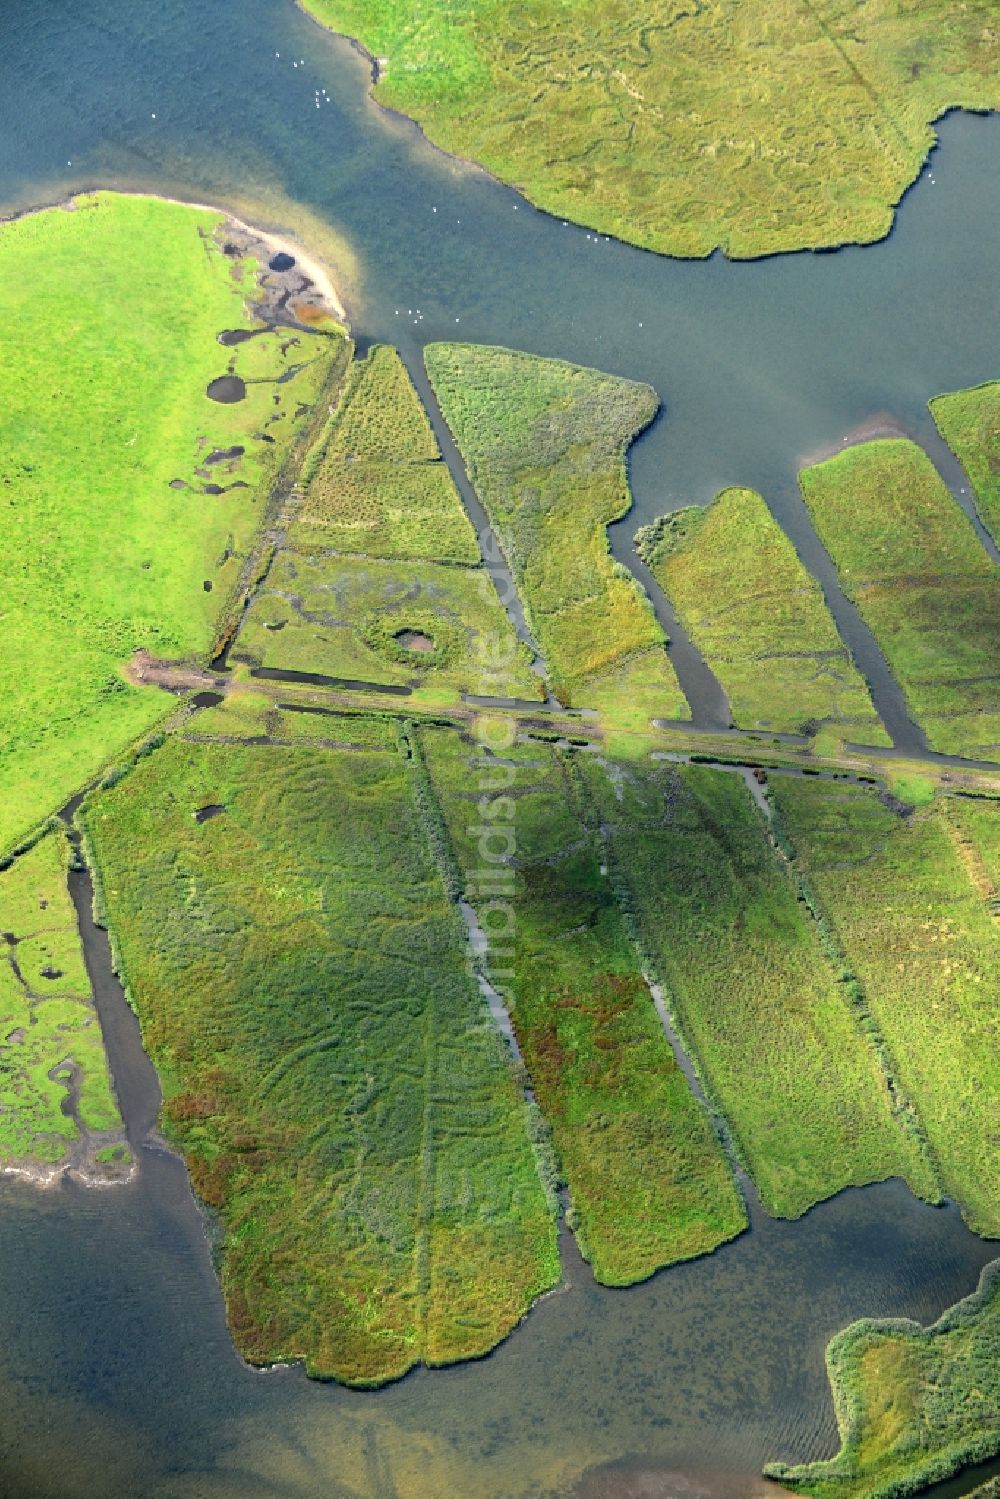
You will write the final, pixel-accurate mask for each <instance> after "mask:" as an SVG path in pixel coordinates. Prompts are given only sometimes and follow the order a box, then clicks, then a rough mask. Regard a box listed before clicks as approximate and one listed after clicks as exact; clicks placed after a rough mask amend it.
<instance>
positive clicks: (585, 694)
mask: <svg viewBox="0 0 1000 1499" xmlns="http://www.w3.org/2000/svg"><path fill="white" fill-rule="evenodd" d="M424 356H425V359H426V362H427V371H428V374H429V375H430V377H431V381H432V382H433V385H434V389H435V392H436V394H437V397H438V400H439V401H440V403H441V409H442V411H443V412H444V415H445V419H446V420H447V422H448V425H449V427H450V428H451V430H452V432H453V433H454V434H455V438H456V441H457V442H458V445H459V447H460V449H461V451H462V456H463V458H464V459H465V462H466V465H467V467H468V470H469V477H470V478H471V480H472V482H473V484H474V485H475V486H476V491H477V493H478V495H479V498H480V499H481V501H482V503H483V505H484V506H485V508H486V510H487V512H488V514H489V517H490V520H491V522H492V524H493V526H494V528H495V530H496V532H497V535H498V536H499V539H500V543H501V545H502V547H503V549H504V552H505V553H506V556H507V559H508V561H509V563H510V567H511V572H512V574H513V576H514V581H515V583H516V584H517V587H518V591H519V592H520V594H521V597H522V600H523V602H524V607H525V613H526V615H527V618H528V621H529V623H530V625H531V628H532V631H533V633H534V635H535V638H536V640H537V641H538V644H539V646H540V648H541V652H542V655H543V657H544V658H545V663H546V666H547V668H548V674H549V680H550V682H551V684H552V688H553V691H554V692H555V694H556V696H557V697H558V698H559V699H560V700H561V701H562V702H564V703H573V704H574V705H575V706H579V707H591V706H594V704H593V702H592V696H593V693H594V692H597V693H598V694H599V693H600V691H601V687H602V685H603V683H604V682H605V681H606V679H607V678H608V676H609V675H614V676H615V679H616V689H617V690H616V694H615V696H616V697H617V698H618V699H619V700H620V701H621V702H622V703H623V704H626V705H627V704H629V703H630V701H631V702H633V703H634V701H635V699H636V697H637V695H638V696H640V697H641V699H642V702H643V703H644V704H646V705H648V712H647V717H650V716H652V715H653V714H660V715H662V716H664V717H667V718H671V717H686V716H687V711H688V710H687V704H686V702H685V700H684V697H683V695H682V693H681V691H680V688H679V686H678V684H677V679H676V677H675V675H674V670H673V667H672V666H671V664H670V662H669V660H668V659H667V656H666V653H665V650H664V645H665V640H664V635H663V631H662V630H661V629H660V626H659V625H658V624H657V621H656V618H655V616H654V614H653V610H652V607H651V605H650V603H649V600H648V599H647V598H646V596H645V594H644V593H643V592H642V590H641V589H640V587H639V585H638V584H637V583H636V581H635V579H634V578H632V576H631V575H630V574H629V573H628V572H627V571H626V570H625V568H623V567H622V566H621V565H620V563H618V562H616V561H615V560H614V559H613V558H612V557H611V554H610V551H609V548H608V539H607V526H608V524H609V522H611V521H613V520H617V519H618V518H619V517H620V516H623V515H625V514H627V512H628V510H629V508H630V506H631V504H632V496H631V494H630V493H629V488H628V478H627V475H626V471H625V452H626V449H627V448H628V445H629V443H630V442H631V441H632V440H633V438H634V437H636V436H637V435H638V433H639V432H641V431H642V429H643V428H644V427H645V426H646V425H647V424H648V423H649V422H650V421H651V420H652V419H653V416H654V415H655V414H656V409H657V406H658V401H657V398H656V394H655V392H654V391H652V390H651V389H650V387H649V386H648V385H638V384H636V383H635V382H634V381H631V380H621V379H618V378H617V377H615V376H612V375H603V374H601V373H600V372H599V371H597V370H588V369H580V368H579V367H578V366H576V365H572V364H565V363H563V362H562V361H561V360H557V359H539V358H537V357H535V356H534V355H531V354H518V353H513V352H512V351H511V350H509V349H495V348H481V347H477V346H475V345H472V344H431V345H429V346H428V348H427V349H425V351H424ZM633 668H634V672H635V683H634V686H633V684H632V682H631V672H632V670H633ZM607 706H608V707H609V708H613V704H608V705H607Z"/></svg>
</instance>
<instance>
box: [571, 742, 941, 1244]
mask: <svg viewBox="0 0 1000 1499" xmlns="http://www.w3.org/2000/svg"><path fill="white" fill-rule="evenodd" d="M581 770H582V772H583V774H584V775H585V776H586V780H587V784H588V786H589V787H590V789H591V792H592V794H593V796H594V797H595V799H596V801H597V804H598V806H599V808H600V814H601V817H602V818H603V819H604V821H605V824H606V826H607V829H608V852H609V857H610V860H611V867H612V873H613V875H614V877H615V879H616V882H617V883H618V885H619V888H620V890H621V895H622V899H623V900H624V901H625V903H626V905H627V907H628V908H629V909H630V911H631V913H632V916H633V919H634V921H635V923H636V926H637V929H638V932H639V936H640V939H641V941H642V944H643V946H644V948H645V950H646V953H647V955H648V965H649V967H650V968H651V969H652V971H653V973H654V974H655V976H656V977H657V978H658V980H659V981H660V982H661V983H662V984H663V986H664V989H665V992H666V996H667V1001H668V1004H669V1005H670V1008H671V1011H672V1014H673V1016H674V1018H675V1022H676V1024H677V1028H678V1031H679V1032H680V1035H681V1037H682V1039H683V1041H684V1043H685V1046H686V1048H687V1050H688V1053H689V1055H691V1056H692V1057H693V1058H694V1059H695V1060H696V1061H697V1064H698V1067H699V1072H700V1074H701V1076H702V1079H703V1081H704V1083H705V1087H706V1091H707V1093H708V1095H709V1097H710V1098H711V1099H712V1101H713V1102H714V1103H715V1104H716V1106H717V1107H718V1108H720V1110H721V1111H722V1113H723V1115H724V1116H725V1118H726V1120H727V1121H728V1124H729V1126H730V1129H731V1132H732V1135H733V1138H734V1140H735V1142H736V1145H737V1148H738V1149H739V1151H740V1154H741V1155H742V1157H743V1160H744V1162H745V1164H746V1165H747V1167H748V1169H749V1171H750V1173H751V1175H752V1176H753V1179H754V1181H755V1182H756V1184H757V1188H758V1191H759V1192H760V1195H761V1201H762V1202H763V1204H764V1206H765V1208H766V1209H767V1210H768V1212H770V1213H772V1214H773V1215H775V1216H777V1217H797V1216H798V1215H799V1214H801V1213H804V1212H805V1211H806V1209H807V1208H808V1207H810V1206H811V1205H812V1204H813V1203H815V1202H818V1201H819V1200H820V1199H821V1198H824V1197H829V1196H830V1195H831V1193H833V1192H836V1191H838V1190H839V1189H840V1188H841V1187H844V1186H847V1185H860V1184H862V1183H864V1182H870V1181H880V1180H882V1179H884V1178H885V1177H888V1176H903V1177H905V1178H906V1179H907V1180H908V1181H909V1182H910V1184H911V1185H912V1186H913V1188H914V1190H915V1191H917V1192H919V1193H921V1194H922V1195H924V1196H928V1197H931V1198H934V1197H936V1196H937V1195H938V1194H937V1188H936V1184H935V1182H934V1180H933V1178H932V1176H931V1174H930V1171H929V1169H928V1166H927V1164H926V1160H925V1158H924V1156H923V1154H922V1153H921V1151H920V1148H919V1146H918V1144H917V1142H916V1141H915V1139H914V1137H913V1136H912V1134H911V1133H910V1132H909V1131H908V1130H906V1129H904V1128H903V1127H902V1125H901V1123H900V1121H899V1119H898V1118H897V1116H896V1115H895V1114H894V1112H893V1106H892V1100H891V1097H890V1093H889V1090H888V1086H887V1083H886V1079H885V1076H884V1074H883V1072H882V1069H881V1066H880V1062H879V1057H878V1054H877V1051H876V1048H875V1046H874V1045H873V1043H872V1042H871V1040H870V1039H869V1038H868V1036H867V1035H866V1034H865V1032H864V1030H863V1028H862V1026H861V1025H860V1023H859V1017H858V1015H857V1013H856V1011H855V1007H854V1006H853V1004H852V999H851V996H850V994H849V993H848V990H847V986H846V984H845V983H844V982H843V979H844V977H845V976H844V975H841V974H840V973H839V972H838V970H837V969H836V968H835V966H834V964H833V961H832V960H831V957H830V956H829V955H828V953H827V951H826V950H825V948H824V944H823V942H822V939H821V933H820V930H819V928H818V926H817V923H816V922H815V921H814V920H813V919H812V918H811V917H810V915H809V912H808V910H807V908H806V906H805V905H804V904H803V903H802V902H801V900H800V899H799V898H798V896H797V891H796V889H795V887H794V885H793V883H792V881H791V879H790V878H789V876H788V874H787V873H786V871H785V870H784V869H783V867H782V865H781V863H780V861H779V859H778V856H777V854H776V852H775V850H774V849H773V848H772V847H771V845H770V843H769V841H768V839H767V836H766V833H765V830H764V826H763V823H762V821H761V816H760V814H759V813H758V811H757V809H756V808H755V807H754V805H753V802H752V801H751V798H750V795H749V793H748V791H747V788H746V786H745V785H744V784H743V782H742V780H741V778H740V777H739V776H738V775H735V774H731V773H728V772H722V771H712V770H705V769H702V768H700V767H697V766H684V767H678V766H670V767H668V766H657V767H655V768H654V767H652V766H647V767H642V768H640V767H639V766H637V765H634V766H630V767H628V768H625V767H621V766H618V767H616V768H615V773H614V775H613V777H609V776H608V775H607V774H606V772H605V771H604V770H603V769H602V767H601V766H600V765H599V764H598V763H596V761H595V760H594V759H593V757H591V756H585V757H582V763H581ZM775 779H777V777H776V778H775Z"/></svg>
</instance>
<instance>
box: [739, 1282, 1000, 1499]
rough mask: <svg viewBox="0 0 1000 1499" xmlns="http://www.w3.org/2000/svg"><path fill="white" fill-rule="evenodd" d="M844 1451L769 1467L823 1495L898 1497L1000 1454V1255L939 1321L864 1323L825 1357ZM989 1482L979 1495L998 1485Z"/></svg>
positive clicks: (819, 1498)
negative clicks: (820, 1459) (798, 1464)
mask: <svg viewBox="0 0 1000 1499" xmlns="http://www.w3.org/2000/svg"><path fill="white" fill-rule="evenodd" d="M826 1364H827V1370H828V1372H829V1375H830V1384H831V1386H832V1387H833V1396H834V1403H835V1406H836V1411H837V1425H838V1427H839V1429H840V1441H841V1448H840V1451H839V1452H838V1454H837V1456H836V1457H834V1458H830V1459H828V1460H827V1461H825V1462H815V1463H805V1464H803V1465H802V1466H801V1467H789V1466H788V1465H787V1464H785V1463H771V1464H769V1465H768V1467H767V1468H766V1469H765V1472H766V1473H767V1474H768V1475H769V1476H770V1477H772V1478H777V1479H778V1481H779V1482H780V1483H783V1484H785V1485H786V1486H787V1487H788V1488H793V1489H796V1490H798V1491H799V1492H801V1493H804V1494H812V1495H815V1496H816V1499H841V1496H842V1499H892V1496H897V1495H900V1496H901V1495H904V1494H913V1493H916V1492H917V1490H919V1489H923V1488H926V1487H928V1485H930V1484H933V1483H937V1482H939V1481H940V1480H942V1479H945V1478H950V1477H951V1475H952V1474H953V1473H956V1472H957V1471H958V1470H959V1469H960V1468H962V1467H965V1466H966V1465H967V1464H969V1463H974V1462H980V1461H983V1460H984V1459H986V1458H990V1457H993V1456H994V1455H995V1454H996V1453H997V1452H1000V1260H995V1261H994V1262H993V1264H992V1265H988V1266H987V1268H986V1269H985V1270H984V1271H983V1276H982V1281H981V1282H980V1286H979V1289H978V1290H977V1291H976V1292H975V1293H974V1294H973V1295H972V1296H968V1297H966V1299H965V1300H964V1301H960V1302H959V1303H958V1305H957V1306H953V1307H951V1308H949V1310H948V1311H946V1312H945V1314H944V1316H943V1317H941V1318H940V1319H939V1320H938V1321H937V1322H935V1323H934V1325H933V1327H921V1326H920V1325H919V1324H918V1323H916V1322H909V1321H903V1320H901V1319H900V1320H895V1321H894V1320H888V1319H887V1320H885V1321H876V1320H868V1321H863V1322H855V1323H853V1324H852V1325H851V1326H850V1327H848V1328H845V1330H844V1331H843V1332H842V1333H839V1334H838V1335H837V1337H835V1338H834V1339H833V1341H832V1342H831V1343H830V1346H829V1348H828V1349H827V1354H826ZM995 1485H996V1480H995V1479H994V1480H993V1485H990V1484H987V1485H986V1487H985V1488H984V1489H982V1490H980V1489H977V1490H975V1491H974V1492H975V1494H982V1496H983V1499H987V1496H989V1495H990V1494H991V1492H993V1491H994V1490H995Z"/></svg>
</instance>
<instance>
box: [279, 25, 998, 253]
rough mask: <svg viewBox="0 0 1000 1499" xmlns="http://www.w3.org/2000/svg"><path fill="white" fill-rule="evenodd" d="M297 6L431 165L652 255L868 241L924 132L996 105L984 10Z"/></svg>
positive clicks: (896, 195)
mask: <svg viewBox="0 0 1000 1499" xmlns="http://www.w3.org/2000/svg"><path fill="white" fill-rule="evenodd" d="M304 3H305V5H306V8H307V9H308V10H309V11H311V12H312V14H313V15H315V16H316V17H317V19H319V20H320V21H323V22H325V23H326V24H327V25H328V26H331V27H333V28H334V29H335V30H337V31H341V32H345V33H347V34H348V35H349V36H352V37H357V38H359V39H360V41H361V42H362V43H363V44H364V46H365V47H367V49H368V51H369V52H370V53H371V54H372V55H373V56H374V57H377V58H378V59H379V66H378V82H377V84H376V88H375V97H376V98H377V99H379V100H381V101H382V102H383V103H384V104H386V105H389V106H391V107H392V108H394V109H398V110H401V111H403V112H404V113H406V114H409V115H412V116H413V117H414V118H415V119H417V120H418V121H419V122H420V124H421V125H422V126H423V128H424V129H425V130H426V132H427V134H428V135H429V136H430V138H431V140H432V141H434V142H436V143H437V144H438V145H439V146H442V147H443V148H444V149H445V150H446V151H450V152H452V153H453V154H455V155H457V156H463V157H468V158H471V159H473V160H475V161H478V162H481V163H482V164H483V165H484V166H485V167H487V168H488V169H489V170H490V171H491V172H493V173H495V174H496V175H497V176H498V177H500V178H502V179H503V180H504V181H505V182H510V183H512V184H514V185H515V186H516V187H518V188H520V189H521V190H522V191H523V192H524V193H525V194H526V195H527V196H528V197H529V198H530V199H531V200H532V201H533V202H534V203H537V204H538V205H539V206H540V207H541V208H544V209H547V210H548V211H549V212H550V213H553V214H558V215H560V216H561V217H563V218H565V219H572V220H574V221H576V222H577V223H583V224H587V225H589V226H591V227H593V228H596V229H598V230H600V231H602V232H603V233H606V234H614V235H617V236H618V237H619V238H620V239H624V240H629V241H631V242H632V243H634V244H638V245H643V246H645V247H647V248H649V249H653V250H658V251H661V252H662V253H664V254H669V255H708V254H710V253H711V251H712V250H714V249H715V248H716V247H717V246H721V247H722V248H723V249H724V250H725V252H726V253H727V254H728V255H731V256H734V257H746V256H754V255H769V254H774V253H775V252H776V251H780V250H798V249H809V248H817V247H819V246H829V245H839V244H843V243H845V242H860V243H865V242H869V241H872V240H877V239H881V238H882V236H883V235H885V234H886V233H887V232H888V230H889V227H890V225H891V223H892V216H893V208H894V206H895V204H896V203H898V201H899V199H900V198H901V196H902V194H903V191H904V189H905V188H906V187H907V186H908V185H909V184H910V183H911V182H912V181H913V179H914V178H915V177H916V175H917V173H918V171H919V169H920V166H921V164H922V162H923V160H924V158H925V156H926V154H927V152H928V150H929V148H930V147H931V145H932V144H933V141H934V131H933V127H932V122H933V121H934V120H935V119H936V118H937V117H938V116H939V115H941V114H942V113H944V111H945V110H946V109H948V108H949V107H951V106H955V105H958V106H964V107H966V108H971V109H996V108H997V107H998V106H1000V85H998V83H997V78H996V70H995V67H994V61H995V59H994V48H995V40H996V39H995V24H996V13H995V9H994V7H993V5H992V3H991V0H963V3H961V4H959V5H952V4H945V3H944V0H926V3H923V4H921V5H919V6H915V5H912V4H909V3H907V0H871V3H869V4H867V5H857V4H851V5H834V4H832V3H831V0H821V3H818V4H816V3H810V4H807V5H793V4H791V3H789V0H779V3H774V0H742V3H739V4H737V3H735V0H699V3H698V4H696V5H693V6H684V5H679V4H676V3H674V0H656V3H655V4H652V5H648V6H645V7H643V8H642V10H641V11H636V10H635V9H634V7H630V6H627V5H625V4H623V3H621V0H614V3H607V0H605V3H603V4H601V5H600V6H597V7H595V6H594V5H591V4H584V3H582V0H571V3H569V4H565V3H563V4H556V3H555V0H533V3H532V4H531V5H529V6H520V7H518V6H513V5H510V4H504V3H497V0H466V3H464V4H463V5H461V6H459V7H455V6H445V5H442V4H438V3H429V4H425V5H423V6H420V5H402V4H399V5H384V4H379V3H376V0H304Z"/></svg>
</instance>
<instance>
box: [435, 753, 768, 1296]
mask: <svg viewBox="0 0 1000 1499" xmlns="http://www.w3.org/2000/svg"><path fill="white" fill-rule="evenodd" d="M421 742H422V744H423V746H424V748H425V753H426V756H427V760H428V765H429V769H430V774H431V778H432V782H433V785H434V789H435V792H436V795H437V799H438V802H439V804H440V806H441V808H442V811H443V815H444V817H445V820H446V822H447V827H448V831H449V834H450V838H451V841H452V845H453V847H454V849H455V852H456V854H457V857H458V861H459V864H460V866H461V869H462V880H463V884H464V886H465V890H466V895H467V898H468V900H469V901H470V903H471V904H472V905H473V907H474V908H475V909H476V910H477V912H478V915H479V922H480V926H481V927H483V929H484V930H486V931H487V932H490V931H492V933H493V936H492V938H491V941H490V945H489V948H488V951H487V954H486V971H487V972H488V973H489V975H490V976H491V978H492V979H493V981H494V983H495V985H496V987H497V989H498V990H499V991H500V992H501V994H502V995H503V997H504V1000H505V1003H506V1006H507V1008H508V1011H509V1013H510V1015H511V1019H512V1022H513V1026H514V1030H515V1033H516V1035H517V1038H518V1043H519V1045H520V1047H521V1052H522V1055H523V1057H524V1061H525V1064H526V1066H527V1069H528V1075H529V1077H530V1080H531V1086H532V1090H533V1092H534V1094H535V1097H536V1098H537V1100H538V1103H539V1106H540V1108H541V1110H542V1113H543V1115H544V1116H545V1119H546V1120H547V1121H548V1124H549V1127H550V1128H551V1131H552V1142H553V1145H554V1147H555V1150H556V1154H557V1157H558V1160H559V1164H560V1167H561V1170H562V1173H563V1175H564V1177H565V1180H566V1182H567V1185H568V1187H569V1193H570V1199H571V1203H572V1222H573V1226H574V1229H575V1231H576V1234H577V1238H578V1240H579V1243H580V1248H581V1250H582V1251H583V1253H584V1255H585V1256H586V1258H587V1259H589V1260H590V1262H591V1265H592V1266H593V1270H594V1275H595V1276H596V1278H597V1279H598V1280H599V1281H602V1282H603V1283H604V1284H605V1285H628V1284H630V1283H631V1282H633V1281H637V1280H641V1279H643V1278H644V1277H645V1276H648V1275H651V1274H652V1273H653V1271H654V1270H657V1269H658V1268H659V1267H660V1266H661V1265H666V1264H670V1263H672V1262H673V1261H675V1260H681V1259H689V1258H691V1257H692V1256H694V1255H698V1254H704V1253H706V1252H707V1251H708V1250H711V1249H714V1248H715V1247H716V1245H718V1244H720V1243H721V1242H722V1241H723V1240H725V1239H730V1238H732V1237H733V1236H734V1235H735V1234H737V1233H739V1232H740V1231H741V1229H743V1228H744V1227H745V1226H746V1215H745V1213H744V1210H743V1204H742V1202H741V1200H740V1197H739V1193H738V1192H737V1190H736V1187H735V1185H734V1182H733V1179H732V1175H731V1173H730V1170H729V1167H728V1165H727V1163H726V1160H725V1158H724V1156H723V1154H722V1151H721V1149H720V1147H719V1144H718V1141H717V1140H716V1138H715V1135H714V1133H713V1131H712V1126H711V1123H710V1120H709V1118H708V1116H707V1114H706V1113H705V1111H704V1109H703V1108H702V1107H701V1106H700V1104H699V1103H698V1102H697V1101H696V1100H695V1098H694V1095H693V1094H692V1093H691V1090H690V1088H689V1087H688V1083H687V1080H686V1079H685V1077H684V1075H683V1073H682V1072H681V1070H680V1068H679V1067H678V1066H677V1063H676V1061H675V1060H674V1055H673V1052H672V1050H671V1048H670V1045H669V1043H668V1041H667V1039H666V1037H665V1036H664V1033H663V1028H662V1026H661V1024H660V1021H659V1018H658V1016H657V1014H656V1011H655V1009H654V1007H653V1001H652V998H651V996H650V992H649V989H648V987H647V985H646V984H645V982H644V980H643V977H642V972H641V970H640V968H639V963H638V959H637V956H636V954H635V952H634V950H633V948H632V946H631V944H630V942H629V940H628V936H627V933H626V931H625V927H624V924H623V921H622V915H621V912H620V911H619V909H618V907H617V904H616V902H615V898H614V893H613V891H612V888H611V884H610V881H609V880H608V878H607V876H606V875H603V874H602V873H601V870H600V865H599V860H598V856H597V849H596V847H595V840H594V836H593V834H592V833H591V832H590V831H589V829H588V828H587V827H586V826H585V825H584V823H583V822H582V821H581V816H580V809H579V808H578V807H577V806H576V805H575V803H576V796H575V793H574V790H573V778H572V775H571V772H570V770H569V769H567V767H566V765H565V762H564V760H563V758H562V756H560V755H559V754H558V753H557V752H556V751H555V750H553V749H552V747H551V746H549V745H545V744H540V743H534V744H530V745H505V746H503V748H502V751H500V753H499V759H498V758H497V757H496V756H493V755H491V754H490V753H489V752H488V751H487V750H486V749H485V748H483V747H480V746H476V745H471V744H468V743H464V742H463V741H462V740H461V739H459V737H458V735H457V734H455V733H453V732H451V731H448V730H435V729H431V730H428V731H426V732H425V733H424V734H423V735H422V736H421ZM508 799H509V800H508ZM505 812H506V813H510V814H512V815H510V816H508V817H504V816H502V815H501V814H503V813H505ZM477 825H478V826H479V828H480V829H482V828H487V827H489V828H495V829H496V830H497V831H496V836H495V838H493V837H491V836H487V839H486V845H485V846H486V847H487V850H488V851H490V852H492V851H495V849H496V848H497V846H499V847H501V848H505V847H506V846H507V840H508V837H509V841H510V845H511V847H510V851H509V855H508V858H507V860H506V862H505V863H504V864H503V865H502V866H497V865H492V866H491V865H490V864H489V863H487V862H486V860H485V859H484V856H483V853H482V844H481V839H480V832H478V831H477ZM504 873H506V876H507V878H506V879H505V878H504ZM497 874H499V875H500V880H499V883H497V882H495V881H494V879H493V876H495V875H497ZM494 902H497V903H498V904H497V905H494ZM508 926H511V927H512V928H513V930H512V932H511V933H510V934H508V931H507V928H508Z"/></svg>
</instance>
